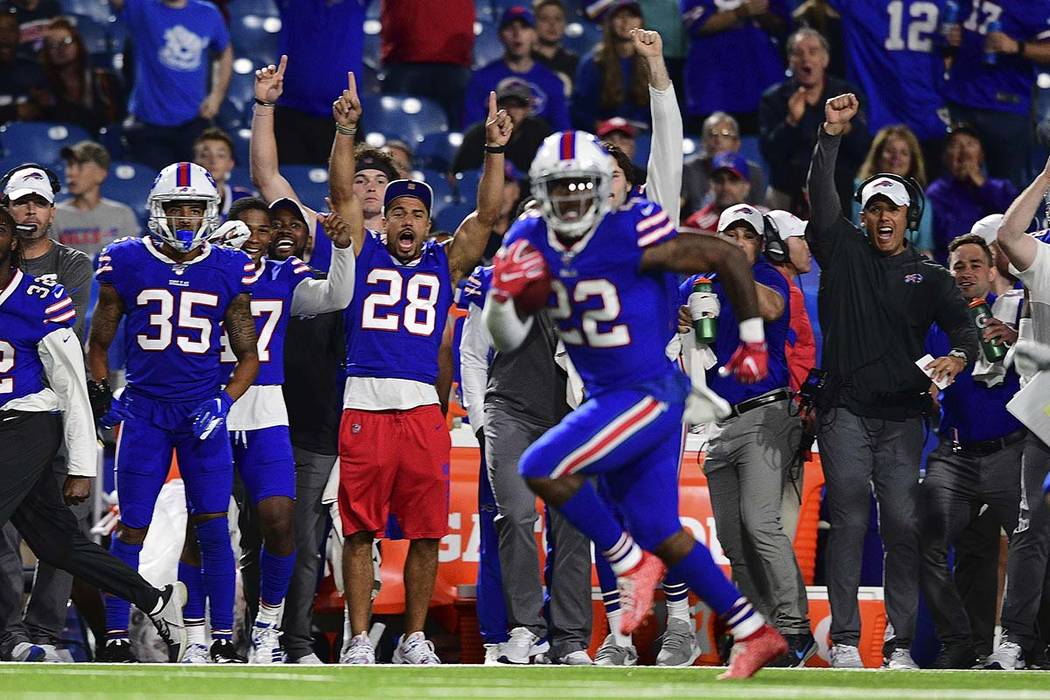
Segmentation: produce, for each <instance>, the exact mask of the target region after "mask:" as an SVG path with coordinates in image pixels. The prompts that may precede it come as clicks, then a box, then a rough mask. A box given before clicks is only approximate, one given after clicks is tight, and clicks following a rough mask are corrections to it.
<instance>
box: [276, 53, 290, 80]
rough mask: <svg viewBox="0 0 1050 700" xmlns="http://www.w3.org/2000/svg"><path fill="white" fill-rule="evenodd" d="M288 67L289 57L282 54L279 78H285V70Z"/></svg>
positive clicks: (278, 67) (278, 70)
mask: <svg viewBox="0 0 1050 700" xmlns="http://www.w3.org/2000/svg"><path fill="white" fill-rule="evenodd" d="M287 66H288V56H286V55H285V54H281V63H280V64H279V65H278V66H277V77H278V78H283V77H284V69H285V68H286V67H287Z"/></svg>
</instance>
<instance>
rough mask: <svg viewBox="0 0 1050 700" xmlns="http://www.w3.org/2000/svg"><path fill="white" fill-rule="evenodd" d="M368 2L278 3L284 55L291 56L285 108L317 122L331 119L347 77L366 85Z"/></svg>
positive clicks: (290, 0) (289, 0) (296, 0)
mask: <svg viewBox="0 0 1050 700" xmlns="http://www.w3.org/2000/svg"><path fill="white" fill-rule="evenodd" d="M368 2H369V0H279V1H278V3H277V7H278V9H279V10H280V12H281V34H280V50H279V51H278V54H287V56H288V68H287V69H286V70H285V74H284V93H283V94H282V95H281V104H282V105H284V106H286V107H291V108H293V109H298V110H300V111H303V112H306V113H308V114H312V115H314V116H317V117H329V116H331V114H332V100H334V99H335V98H336V97H338V96H339V95H340V94H342V92H343V90H345V89H346V73H347V71H353V72H354V75H355V76H357V80H358V85H360V83H361V80H362V74H363V69H362V65H363V64H362V56H363V55H364V45H365V30H364V25H365V6H366V5H367V4H368Z"/></svg>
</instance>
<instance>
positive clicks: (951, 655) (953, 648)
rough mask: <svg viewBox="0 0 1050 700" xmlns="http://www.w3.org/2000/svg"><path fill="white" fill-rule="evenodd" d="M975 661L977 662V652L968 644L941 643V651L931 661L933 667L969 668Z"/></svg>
mask: <svg viewBox="0 0 1050 700" xmlns="http://www.w3.org/2000/svg"><path fill="white" fill-rule="evenodd" d="M975 663H977V654H976V653H975V652H974V650H973V647H972V646H970V645H969V644H966V643H959V644H942V645H941V651H940V653H938V654H937V659H936V660H935V661H934V662H933V668H938V669H952V668H960V669H970V668H973V666H974V664H975Z"/></svg>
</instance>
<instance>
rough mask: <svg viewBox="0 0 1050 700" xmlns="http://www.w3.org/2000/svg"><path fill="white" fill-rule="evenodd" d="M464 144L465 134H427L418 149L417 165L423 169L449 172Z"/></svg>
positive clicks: (416, 155) (454, 132) (416, 154)
mask: <svg viewBox="0 0 1050 700" xmlns="http://www.w3.org/2000/svg"><path fill="white" fill-rule="evenodd" d="M462 143H463V134H461V133H459V132H457V131H453V132H451V133H447V134H427V135H426V136H424V137H423V141H422V142H421V143H420V144H419V146H417V147H416V152H415V159H416V164H417V165H418V166H419V167H421V168H430V169H433V170H440V171H442V172H448V170H449V168H450V167H452V161H453V160H454V159H455V157H456V151H458V150H459V146H460V144H462Z"/></svg>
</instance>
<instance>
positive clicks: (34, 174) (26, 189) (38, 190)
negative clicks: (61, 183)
mask: <svg viewBox="0 0 1050 700" xmlns="http://www.w3.org/2000/svg"><path fill="white" fill-rule="evenodd" d="M30 194H38V195H40V196H41V197H43V198H44V199H46V200H47V201H48V204H54V203H55V193H54V191H53V190H52V189H51V180H50V179H49V178H48V176H47V173H45V172H44V171H43V170H41V169H40V168H25V169H24V170H18V171H16V172H15V174H14V175H12V176H11V178H10V179H9V180H8V181H7V185H6V186H5V187H4V196H5V197H7V198H8V199H9V200H11V201H14V200H16V199H21V198H22V197H25V196H26V195H30Z"/></svg>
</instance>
